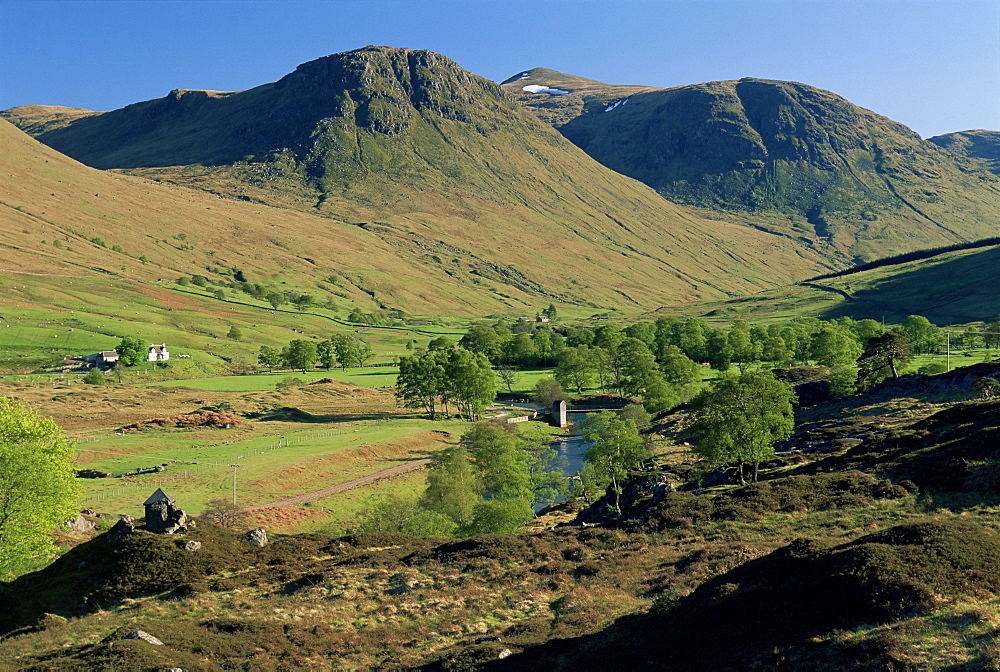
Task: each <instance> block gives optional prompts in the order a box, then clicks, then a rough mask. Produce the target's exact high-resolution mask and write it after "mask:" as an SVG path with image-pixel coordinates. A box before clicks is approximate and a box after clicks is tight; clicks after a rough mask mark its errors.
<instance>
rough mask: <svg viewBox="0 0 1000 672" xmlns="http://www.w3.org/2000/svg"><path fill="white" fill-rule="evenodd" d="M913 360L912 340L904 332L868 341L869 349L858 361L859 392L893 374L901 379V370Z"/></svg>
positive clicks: (894, 332) (891, 332)
mask: <svg viewBox="0 0 1000 672" xmlns="http://www.w3.org/2000/svg"><path fill="white" fill-rule="evenodd" d="M912 358H913V350H912V348H911V346H910V339H909V337H908V336H907V335H906V333H905V332H903V331H890V332H887V333H885V334H883V335H881V336H877V337H875V338H872V339H870V340H869V341H868V347H867V348H865V351H864V353H862V355H861V357H860V358H859V359H858V390H859V391H864V390H867V389H869V388H870V387H872V386H874V385H876V384H877V383H879V382H881V381H883V380H885V379H886V378H888V377H889V374H890V373H891V374H892V377H893V378H899V369H900V368H902V367H903V366H905V365H906V364H907V362H909V361H910V360H911V359H912Z"/></svg>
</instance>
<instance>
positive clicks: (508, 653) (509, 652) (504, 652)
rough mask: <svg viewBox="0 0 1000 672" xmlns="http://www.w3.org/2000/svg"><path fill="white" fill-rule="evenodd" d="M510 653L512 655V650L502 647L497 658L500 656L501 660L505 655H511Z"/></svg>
mask: <svg viewBox="0 0 1000 672" xmlns="http://www.w3.org/2000/svg"><path fill="white" fill-rule="evenodd" d="M511 655H514V652H513V651H511V650H510V649H504V650H503V651H501V652H500V653H499V654H497V658H500V659H501V660H503V659H504V658H506V657H507V656H511Z"/></svg>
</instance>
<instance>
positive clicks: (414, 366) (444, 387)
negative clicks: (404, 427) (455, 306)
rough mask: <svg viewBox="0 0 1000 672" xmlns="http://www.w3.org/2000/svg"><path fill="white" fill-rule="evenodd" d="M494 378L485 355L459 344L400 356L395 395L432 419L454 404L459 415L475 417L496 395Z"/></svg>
mask: <svg viewBox="0 0 1000 672" xmlns="http://www.w3.org/2000/svg"><path fill="white" fill-rule="evenodd" d="M496 395H497V378H496V375H495V374H494V373H493V368H492V367H491V366H490V362H489V360H488V359H486V356H485V355H483V354H482V353H478V352H471V351H469V350H466V349H465V348H461V347H447V348H444V349H439V350H427V351H426V352H423V353H419V354H414V355H410V356H408V357H401V358H400V359H399V374H398V375H397V377H396V398H397V399H399V401H400V402H401V403H402V404H403V405H404V406H405V407H407V408H417V409H421V410H423V411H425V412H426V413H427V415H428V417H430V419H431V420H433V419H434V418H435V417H436V416H437V413H438V410H439V405H440V408H441V410H443V411H444V412H445V414H447V413H448V409H449V405H450V404H451V403H454V404H455V407H456V409H457V410H458V412H459V414H460V415H462V416H463V417H465V418H468V419H469V420H473V421H475V420H479V419H480V417H481V415H482V412H483V411H484V410H485V409H486V407H487V406H488V405H489V404H490V403H491V402H492V401H493V400H494V399H495V398H496Z"/></svg>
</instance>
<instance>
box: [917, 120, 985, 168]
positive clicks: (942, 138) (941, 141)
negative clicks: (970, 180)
mask: <svg viewBox="0 0 1000 672" xmlns="http://www.w3.org/2000/svg"><path fill="white" fill-rule="evenodd" d="M927 139H928V140H929V141H930V142H933V143H934V144H935V145H937V146H939V147H944V148H945V149H948V150H951V151H952V152H957V153H958V154H961V155H962V156H965V157H967V158H971V159H979V160H982V161H984V162H985V163H986V166H987V168H989V170H990V171H991V172H993V173H996V174H997V175H1000V131H982V130H979V131H959V132H957V133H946V134H945V135H936V136H934V137H933V138H927Z"/></svg>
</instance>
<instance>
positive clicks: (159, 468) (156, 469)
mask: <svg viewBox="0 0 1000 672" xmlns="http://www.w3.org/2000/svg"><path fill="white" fill-rule="evenodd" d="M164 469H166V467H164V466H163V465H162V464H158V465H156V466H155V467H153V470H154V471H156V472H161V471H163V470H164Z"/></svg>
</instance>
